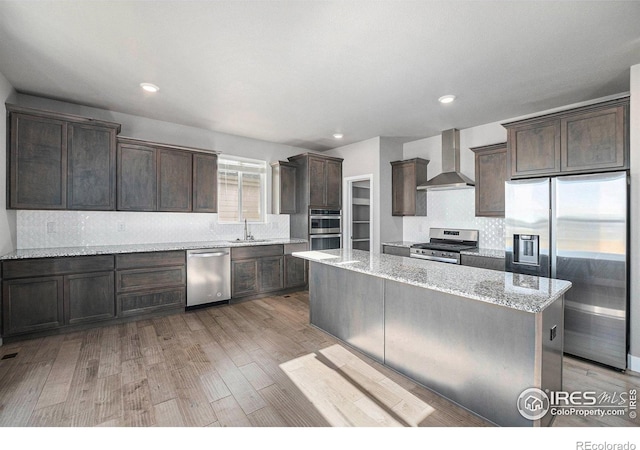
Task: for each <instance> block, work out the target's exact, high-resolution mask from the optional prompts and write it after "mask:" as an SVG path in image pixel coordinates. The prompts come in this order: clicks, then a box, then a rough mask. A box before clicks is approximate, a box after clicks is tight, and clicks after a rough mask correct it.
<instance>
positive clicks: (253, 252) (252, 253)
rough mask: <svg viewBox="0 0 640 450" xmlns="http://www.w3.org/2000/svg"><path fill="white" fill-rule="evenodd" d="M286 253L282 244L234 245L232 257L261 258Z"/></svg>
mask: <svg viewBox="0 0 640 450" xmlns="http://www.w3.org/2000/svg"><path fill="white" fill-rule="evenodd" d="M282 254H284V249H283V246H282V245H256V246H253V247H232V248H231V259H248V258H260V257H262V256H278V255H282Z"/></svg>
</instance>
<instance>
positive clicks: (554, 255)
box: [549, 178, 558, 278]
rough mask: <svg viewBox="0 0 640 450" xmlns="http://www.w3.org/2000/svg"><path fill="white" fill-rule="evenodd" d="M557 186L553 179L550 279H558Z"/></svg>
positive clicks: (550, 210) (551, 188)
mask: <svg viewBox="0 0 640 450" xmlns="http://www.w3.org/2000/svg"><path fill="white" fill-rule="evenodd" d="M556 184H557V182H556V179H555V178H551V186H550V189H549V217H550V220H551V227H550V228H549V259H550V260H551V274H550V275H551V276H550V278H557V276H556V275H557V267H558V241H557V236H556V230H557V229H558V218H557V217H556V211H557V205H556V202H557V200H556V189H557V186H556Z"/></svg>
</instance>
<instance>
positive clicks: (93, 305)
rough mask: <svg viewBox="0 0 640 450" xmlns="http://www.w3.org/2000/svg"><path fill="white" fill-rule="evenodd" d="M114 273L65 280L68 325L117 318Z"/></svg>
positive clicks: (92, 274)
mask: <svg viewBox="0 0 640 450" xmlns="http://www.w3.org/2000/svg"><path fill="white" fill-rule="evenodd" d="M113 286H114V285H113V272H98V273H85V274H78V275H67V276H66V277H65V278H64V304H65V308H64V309H65V319H66V323H67V324H69V325H73V324H76V323H83V322H96V321H99V320H105V319H110V318H113V317H115V311H116V308H115V293H114V287H113Z"/></svg>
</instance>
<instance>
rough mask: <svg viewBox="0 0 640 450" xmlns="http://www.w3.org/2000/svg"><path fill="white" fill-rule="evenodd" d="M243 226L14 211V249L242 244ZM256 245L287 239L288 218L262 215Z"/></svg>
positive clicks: (189, 216) (181, 218) (199, 219)
mask: <svg viewBox="0 0 640 450" xmlns="http://www.w3.org/2000/svg"><path fill="white" fill-rule="evenodd" d="M243 228H244V225H243V224H229V223H219V222H218V215H217V214H204V213H161V212H123V211H117V212H116V211H31V210H19V211H17V234H18V236H17V241H18V242H17V247H18V248H19V249H26V248H54V247H77V246H81V247H84V246H92V245H121V244H155V243H168V242H197V241H215V240H233V239H237V238H242V236H243ZM249 231H250V232H251V234H253V236H254V237H255V238H256V239H267V238H288V237H289V216H288V215H285V214H281V215H275V214H267V216H266V223H259V224H249Z"/></svg>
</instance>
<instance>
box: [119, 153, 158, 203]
mask: <svg viewBox="0 0 640 450" xmlns="http://www.w3.org/2000/svg"><path fill="white" fill-rule="evenodd" d="M156 197H157V192H156V150H155V149H154V148H151V147H145V146H141V145H130V144H118V209H119V210H121V211H155V210H156Z"/></svg>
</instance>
